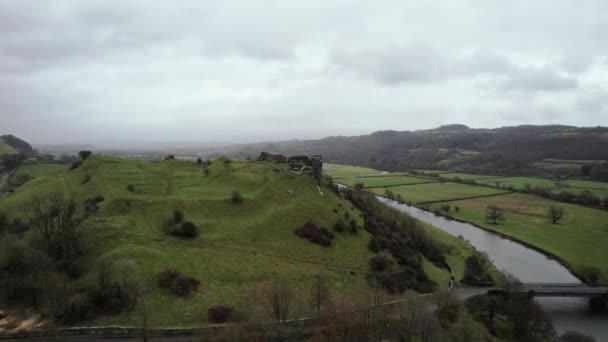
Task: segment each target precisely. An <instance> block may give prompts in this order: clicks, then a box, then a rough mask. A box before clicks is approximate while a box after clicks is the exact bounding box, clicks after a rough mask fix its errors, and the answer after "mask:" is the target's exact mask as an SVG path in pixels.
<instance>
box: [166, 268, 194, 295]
mask: <svg viewBox="0 0 608 342" xmlns="http://www.w3.org/2000/svg"><path fill="white" fill-rule="evenodd" d="M200 284H201V282H200V281H199V280H197V279H194V278H192V277H188V276H185V275H182V274H180V273H179V272H177V271H176V270H174V269H172V268H170V267H168V268H165V269H164V270H163V271H162V272H161V273H160V274H159V275H158V286H160V287H166V288H169V290H171V292H172V293H173V294H175V295H178V296H183V297H185V296H188V295H189V294H190V292H192V291H195V290H197V289H198V287H199V285H200Z"/></svg>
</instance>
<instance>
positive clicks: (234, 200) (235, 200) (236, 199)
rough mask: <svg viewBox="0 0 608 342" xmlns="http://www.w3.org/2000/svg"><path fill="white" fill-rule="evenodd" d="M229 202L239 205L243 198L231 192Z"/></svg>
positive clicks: (238, 193) (235, 192)
mask: <svg viewBox="0 0 608 342" xmlns="http://www.w3.org/2000/svg"><path fill="white" fill-rule="evenodd" d="M231 200H232V204H241V203H243V196H242V195H241V193H240V192H238V191H236V190H233V191H232V197H231Z"/></svg>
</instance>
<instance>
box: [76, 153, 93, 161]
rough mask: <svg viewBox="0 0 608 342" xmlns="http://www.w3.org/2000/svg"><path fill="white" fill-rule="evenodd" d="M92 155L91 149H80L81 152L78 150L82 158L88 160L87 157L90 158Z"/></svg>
mask: <svg viewBox="0 0 608 342" xmlns="http://www.w3.org/2000/svg"><path fill="white" fill-rule="evenodd" d="M90 155H91V151H80V152H78V156H79V157H80V159H82V160H86V159H87V158H89V156H90Z"/></svg>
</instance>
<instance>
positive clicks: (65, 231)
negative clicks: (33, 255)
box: [25, 193, 82, 265]
mask: <svg viewBox="0 0 608 342" xmlns="http://www.w3.org/2000/svg"><path fill="white" fill-rule="evenodd" d="M25 211H26V212H27V215H28V218H29V221H30V224H31V225H32V226H33V227H35V228H36V229H37V231H38V235H39V236H40V240H41V242H42V245H43V248H44V249H45V251H46V253H47V254H48V255H49V256H50V257H51V258H53V259H55V260H56V261H58V262H59V263H60V264H61V265H66V264H70V263H71V262H73V261H74V259H75V258H76V257H77V256H78V255H79V254H80V253H81V252H82V244H81V242H82V241H81V240H82V236H81V234H80V232H79V231H78V230H77V229H76V225H77V220H76V219H75V212H76V204H75V203H74V201H72V200H70V199H68V198H66V197H65V196H64V195H63V194H62V193H51V194H46V195H41V196H35V197H34V198H32V200H30V202H29V203H27V205H26V208H25Z"/></svg>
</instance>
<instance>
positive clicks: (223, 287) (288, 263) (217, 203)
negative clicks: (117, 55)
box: [0, 156, 371, 326]
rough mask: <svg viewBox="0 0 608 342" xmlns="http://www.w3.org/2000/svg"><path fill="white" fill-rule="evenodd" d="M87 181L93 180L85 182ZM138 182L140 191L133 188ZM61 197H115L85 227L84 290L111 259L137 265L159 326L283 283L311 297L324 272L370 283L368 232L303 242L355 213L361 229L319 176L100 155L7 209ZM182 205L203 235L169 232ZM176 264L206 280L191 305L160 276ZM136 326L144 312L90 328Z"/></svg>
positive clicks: (247, 301)
mask: <svg viewBox="0 0 608 342" xmlns="http://www.w3.org/2000/svg"><path fill="white" fill-rule="evenodd" d="M85 175H89V176H90V177H91V180H90V181H88V182H86V183H85V184H82V181H83V179H84V178H85ZM129 184H133V185H134V186H135V191H134V192H129V191H128V190H127V186H128V185H129ZM233 190H237V191H239V192H241V193H242V194H243V197H244V202H243V203H242V204H241V205H233V204H232V203H231V201H230V200H229V197H230V194H231V192H232V191H233ZM53 191H64V192H67V193H68V194H69V195H70V196H71V197H72V198H74V199H76V201H77V202H78V203H79V208H80V210H82V203H83V202H84V201H85V199H87V198H89V197H93V196H96V195H103V196H104V197H105V201H104V202H102V203H101V205H100V207H101V209H100V211H99V212H98V213H97V214H95V215H94V216H92V217H90V218H89V219H87V220H86V221H85V222H84V223H83V228H84V229H86V230H87V231H88V232H89V233H90V234H89V235H90V237H89V240H90V243H89V246H90V247H89V249H90V251H89V254H88V255H87V256H86V257H85V258H84V259H83V260H82V267H83V269H84V270H85V274H84V276H83V277H82V278H81V279H80V280H79V282H80V285H81V286H87V285H91V284H93V283H94V281H95V276H96V273H95V269H96V267H98V266H99V265H100V263H101V262H102V261H103V260H108V259H110V260H119V259H122V258H127V259H132V260H134V261H135V262H136V263H137V264H138V266H139V268H140V270H141V274H142V278H143V279H144V282H145V284H146V287H147V289H148V291H149V293H150V294H149V298H148V302H149V303H148V305H149V306H150V308H151V310H150V311H151V312H154V313H155V314H154V317H152V321H151V324H152V325H156V326H198V325H201V324H202V323H203V322H204V321H205V319H206V314H205V313H206V309H207V308H208V307H210V306H212V305H218V304H228V305H234V306H236V307H237V308H239V307H241V308H242V307H244V306H248V305H252V306H255V305H256V303H255V300H258V299H259V297H258V296H257V294H259V292H260V291H261V290H262V289H263V288H264V287H265V286H268V285H269V284H270V283H271V282H272V281H274V280H277V279H280V280H285V281H288V282H292V283H294V284H297V286H299V287H301V288H303V290H305V288H306V287H307V286H308V284H310V283H311V282H312V279H313V277H314V276H315V275H317V274H320V275H322V276H323V277H325V278H326V279H327V280H328V282H329V284H330V286H331V287H332V288H333V289H335V290H339V291H342V292H345V293H348V291H349V289H350V288H353V287H356V286H359V285H361V284H363V283H364V275H365V271H366V270H367V263H368V260H369V258H370V257H371V252H369V251H368V249H367V243H368V241H369V236H368V234H367V233H366V232H364V231H361V232H360V233H359V234H358V235H355V236H352V235H349V234H336V238H335V240H334V243H333V245H332V247H331V248H323V247H320V246H317V245H314V244H311V243H309V242H308V241H306V240H303V239H301V238H299V237H297V236H296V235H295V234H294V233H293V230H294V228H297V227H298V226H300V225H302V224H304V223H305V222H307V221H312V222H314V223H315V224H317V225H319V226H322V227H328V228H330V227H331V225H333V224H334V223H335V222H336V221H337V220H338V219H343V218H344V216H345V214H346V213H348V215H349V217H350V218H354V219H355V220H357V221H359V222H361V218H360V216H359V212H357V211H356V210H354V209H353V208H352V207H351V206H350V203H347V202H346V201H344V200H342V199H339V198H337V197H336V196H335V195H334V194H333V193H332V192H331V191H329V190H328V189H324V192H325V194H326V197H321V196H320V195H319V193H318V192H317V190H316V188H315V186H314V184H313V181H312V178H310V177H309V176H296V175H291V174H282V173H275V172H273V171H272V169H271V168H270V167H268V166H266V165H262V164H259V163H255V162H238V161H234V162H233V163H232V165H231V166H230V167H225V166H224V165H223V162H222V161H221V160H218V161H216V162H215V163H213V165H212V166H211V167H210V175H209V176H208V177H206V176H205V175H204V173H203V171H202V169H201V168H200V167H199V166H197V165H196V164H195V163H192V162H186V161H163V162H160V163H150V162H146V161H139V160H128V159H120V158H110V157H100V156H92V157H90V158H89V159H88V160H87V161H86V162H85V163H84V164H83V166H81V167H80V168H78V169H76V170H70V171H59V172H56V173H52V174H49V175H46V176H44V175H43V176H40V177H38V178H35V179H34V180H32V181H30V182H28V183H26V184H25V185H23V186H22V187H20V188H18V189H17V190H16V192H15V193H14V194H12V195H10V196H8V197H6V198H4V199H2V200H1V201H0V210H2V211H4V212H9V213H12V212H18V210H19V208H21V206H22V205H23V203H25V202H26V201H27V200H28V199H29V198H31V197H32V196H33V195H35V194H39V193H43V192H53ZM289 191H291V193H289ZM174 208H179V209H181V210H182V211H183V212H184V213H185V217H186V219H187V220H190V221H193V222H194V223H195V224H196V225H197V226H198V227H199V228H200V231H201V233H200V235H199V236H198V237H197V238H195V239H194V240H182V239H178V238H174V237H169V236H166V235H163V233H162V232H161V224H162V222H163V221H164V220H165V219H166V218H168V217H169V215H170V212H171V210H172V209H174ZM334 209H336V210H337V213H335V212H334ZM167 265H171V266H173V267H174V268H175V269H177V270H178V271H180V272H182V273H184V274H187V275H190V276H193V277H195V278H197V279H199V280H201V281H202V286H201V288H200V289H199V291H198V292H196V293H195V294H194V295H191V296H190V297H189V298H185V299H183V298H177V297H175V296H173V295H171V294H169V293H168V292H167V291H166V290H163V289H161V288H159V287H158V286H156V275H157V273H158V272H160V271H161V270H162V269H163V268H164V267H165V266H167ZM252 301H254V302H252ZM257 304H259V303H257ZM136 323H137V315H136V313H134V312H130V313H124V314H121V315H117V316H107V317H100V318H97V319H96V320H95V321H93V322H88V324H122V325H135V324H136Z"/></svg>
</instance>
